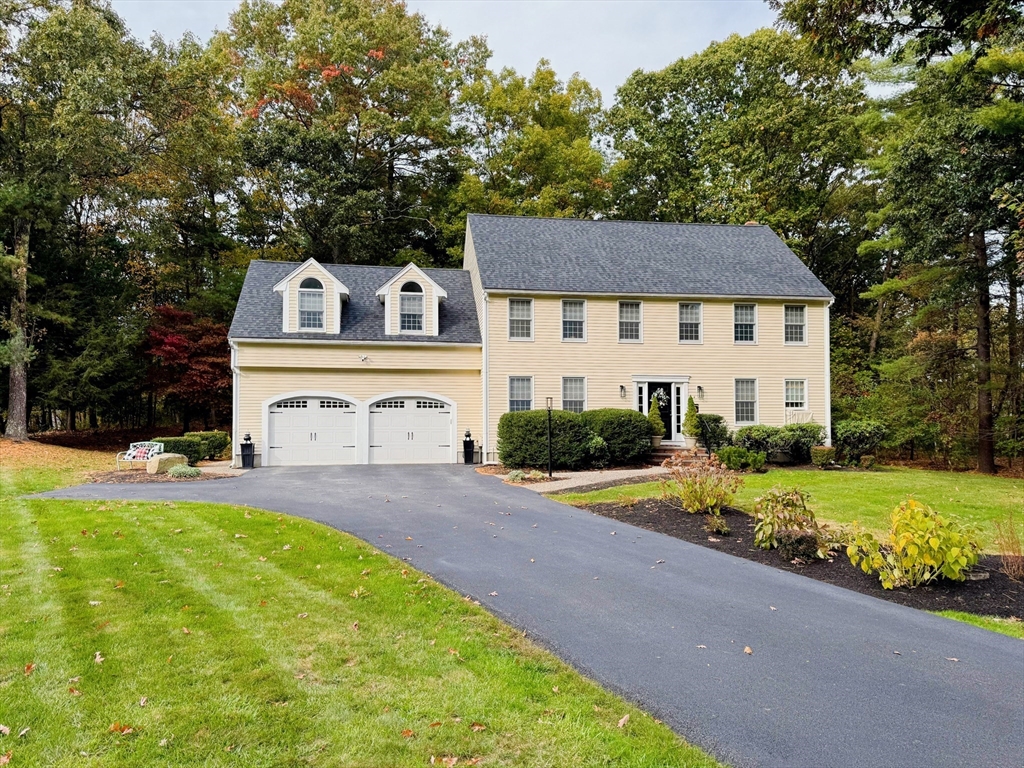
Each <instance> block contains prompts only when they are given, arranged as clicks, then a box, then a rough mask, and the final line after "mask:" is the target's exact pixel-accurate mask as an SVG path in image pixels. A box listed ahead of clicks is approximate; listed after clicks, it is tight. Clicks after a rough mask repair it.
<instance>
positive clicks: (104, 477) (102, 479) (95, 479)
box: [88, 469, 234, 483]
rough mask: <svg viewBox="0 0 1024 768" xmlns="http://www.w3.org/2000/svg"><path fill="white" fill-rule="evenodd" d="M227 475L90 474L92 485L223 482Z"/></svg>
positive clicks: (125, 471)
mask: <svg viewBox="0 0 1024 768" xmlns="http://www.w3.org/2000/svg"><path fill="white" fill-rule="evenodd" d="M225 477H234V475H225V474H222V473H220V472H203V474H201V475H199V477H171V476H170V475H168V474H167V473H164V474H162V475H151V474H149V473H148V472H146V470H144V469H120V470H115V471H113V472H90V473H89V474H88V478H89V482H90V483H194V482H197V481H200V480H222V479H224V478H225Z"/></svg>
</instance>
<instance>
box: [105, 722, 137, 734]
mask: <svg viewBox="0 0 1024 768" xmlns="http://www.w3.org/2000/svg"><path fill="white" fill-rule="evenodd" d="M109 732H110V733H119V734H121V735H122V736H127V735H128V734H129V733H134V732H135V729H134V728H132V727H131V726H130V725H128V724H127V723H123V724H122V723H114V724H113V725H111V726H110V728H109Z"/></svg>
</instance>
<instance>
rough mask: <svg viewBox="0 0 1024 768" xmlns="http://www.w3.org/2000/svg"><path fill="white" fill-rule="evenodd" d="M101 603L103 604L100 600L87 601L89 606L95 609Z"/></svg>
mask: <svg viewBox="0 0 1024 768" xmlns="http://www.w3.org/2000/svg"><path fill="white" fill-rule="evenodd" d="M102 603H103V601H102V600H90V601H89V605H91V606H92V607H93V608H95V607H96V606H97V605H101V604H102Z"/></svg>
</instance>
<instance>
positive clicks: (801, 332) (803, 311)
mask: <svg viewBox="0 0 1024 768" xmlns="http://www.w3.org/2000/svg"><path fill="white" fill-rule="evenodd" d="M784 311H785V321H786V330H785V334H786V343H787V344H803V343H804V341H805V339H806V333H805V329H806V325H807V322H806V321H807V308H806V307H804V306H795V307H786V308H785V310H784Z"/></svg>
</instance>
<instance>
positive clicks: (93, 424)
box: [89, 406, 100, 429]
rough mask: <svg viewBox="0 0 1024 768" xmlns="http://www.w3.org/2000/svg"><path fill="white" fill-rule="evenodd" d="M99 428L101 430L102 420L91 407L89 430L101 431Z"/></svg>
mask: <svg viewBox="0 0 1024 768" xmlns="http://www.w3.org/2000/svg"><path fill="white" fill-rule="evenodd" d="M99 428H100V419H99V417H98V416H97V415H96V409H95V408H94V407H92V406H89V429H99Z"/></svg>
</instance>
